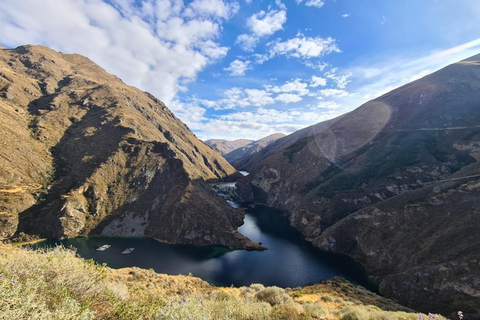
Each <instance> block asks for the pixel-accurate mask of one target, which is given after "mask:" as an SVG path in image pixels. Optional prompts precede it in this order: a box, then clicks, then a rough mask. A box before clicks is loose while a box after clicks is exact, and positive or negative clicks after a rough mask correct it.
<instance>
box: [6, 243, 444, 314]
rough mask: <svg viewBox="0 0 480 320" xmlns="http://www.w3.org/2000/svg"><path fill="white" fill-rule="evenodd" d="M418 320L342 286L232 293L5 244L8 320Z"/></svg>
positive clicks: (187, 279)
mask: <svg viewBox="0 0 480 320" xmlns="http://www.w3.org/2000/svg"><path fill="white" fill-rule="evenodd" d="M418 317H419V316H418V314H417V313H414V312H413V311H412V310H409V309H407V308H405V307H402V306H400V305H398V304H396V303H395V302H393V301H391V300H389V299H385V298H382V297H380V296H378V295H376V294H374V293H372V292H369V291H367V290H366V289H364V288H362V287H359V286H354V285H352V284H350V283H348V282H347V281H345V280H343V279H341V278H334V279H332V280H329V281H322V282H321V283H319V284H315V285H309V286H305V287H301V288H295V289H287V290H285V289H282V288H278V287H264V286H263V285H261V284H252V285H250V286H249V287H241V288H234V287H226V288H224V287H215V286H212V285H210V284H208V283H206V282H205V281H202V280H201V279H198V278H195V277H193V276H184V275H183V276H182V275H179V276H168V275H163V274H157V273H155V272H154V271H153V270H145V269H139V268H126V269H118V270H114V269H110V268H108V267H106V266H105V265H98V264H95V263H94V262H92V261H91V260H83V259H81V258H79V257H78V256H76V255H75V253H74V252H73V251H71V250H69V249H65V248H54V249H48V250H40V251H32V250H27V249H20V248H15V247H13V246H11V245H6V244H2V243H0V319H5V320H6V319H8V320H20V319H136V320H140V319H172V320H174V319H175V320H176V319H186V320H188V319H191V320H202V319H212V320H217V319H232V320H236V319H244V320H247V319H249V320H256V319H259V320H260V319H331V320H333V319H342V320H355V319H359V320H360V319H372V320H377V319H378V320H390V319H392V320H393V319H403V320H416V319H418ZM424 317H427V316H426V315H424ZM438 319H444V318H443V317H440V316H439V317H438Z"/></svg>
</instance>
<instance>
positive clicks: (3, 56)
mask: <svg viewBox="0 0 480 320" xmlns="http://www.w3.org/2000/svg"><path fill="white" fill-rule="evenodd" d="M0 123H1V125H0V145H1V146H2V147H1V149H0V167H1V168H2V170H1V171H0V236H1V237H10V236H12V235H13V234H14V233H15V232H20V231H22V232H26V233H31V234H38V235H40V236H42V237H48V238H61V237H75V236H79V235H90V234H102V235H112V236H114V235H118V236H149V237H153V238H156V239H159V240H162V241H166V242H170V243H193V244H198V245H206V244H218V245H225V246H228V247H231V248H245V247H251V246H252V245H253V246H255V244H254V243H252V242H250V241H249V240H248V239H247V238H245V237H244V236H242V235H241V234H239V233H238V232H237V231H236V230H237V227H238V226H239V225H241V224H242V223H243V215H244V214H243V213H242V212H241V211H238V210H236V209H233V208H231V207H230V206H229V205H227V204H226V203H225V202H224V201H223V200H222V199H221V198H219V197H218V196H217V195H216V194H215V193H214V192H213V191H212V190H211V188H210V187H209V186H208V185H207V183H206V182H205V181H208V180H220V179H234V178H235V176H236V175H240V174H239V173H238V172H236V170H235V169H234V168H233V167H232V166H231V165H230V164H228V163H227V162H226V161H225V160H224V159H223V158H222V157H221V156H220V155H219V154H218V153H217V152H215V151H213V150H212V149H211V148H209V147H208V146H206V145H205V144H203V143H202V142H201V141H200V140H198V139H197V138H196V137H195V135H194V134H193V133H192V132H191V131H190V130H189V129H188V128H187V126H186V125H185V124H183V123H182V122H181V121H180V120H179V119H178V118H176V117H175V115H174V114H173V113H172V112H171V111H170V110H169V109H168V108H167V107H166V106H165V105H164V104H163V103H162V102H161V101H160V100H158V99H157V98H155V97H153V96H152V95H151V94H149V93H146V92H142V91H140V90H138V89H136V88H134V87H130V86H127V85H126V84H124V83H123V82H122V81H121V80H120V79H119V78H117V77H115V76H113V75H110V74H108V73H107V72H105V71H104V70H103V69H102V68H100V67H99V66H98V65H96V64H95V63H93V62H92V61H90V60H89V59H87V58H85V57H82V56H80V55H77V54H62V53H58V52H55V51H53V50H51V49H48V48H45V47H41V46H20V47H18V48H16V49H5V48H3V49H0Z"/></svg>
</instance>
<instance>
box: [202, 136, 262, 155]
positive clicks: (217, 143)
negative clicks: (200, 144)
mask: <svg viewBox="0 0 480 320" xmlns="http://www.w3.org/2000/svg"><path fill="white" fill-rule="evenodd" d="M251 142H253V140H247V139H237V140H233V141H230V140H224V139H210V140H207V141H205V143H206V144H208V145H209V146H210V147H212V148H213V149H215V150H217V151H218V152H220V154H221V155H222V156H224V155H226V154H227V153H229V152H231V151H233V150H235V149H238V148H241V147H243V146H246V145H247V144H249V143H251Z"/></svg>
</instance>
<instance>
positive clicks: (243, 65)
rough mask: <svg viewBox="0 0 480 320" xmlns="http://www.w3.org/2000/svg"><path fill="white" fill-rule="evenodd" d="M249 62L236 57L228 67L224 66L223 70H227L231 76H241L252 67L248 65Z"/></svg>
mask: <svg viewBox="0 0 480 320" xmlns="http://www.w3.org/2000/svg"><path fill="white" fill-rule="evenodd" d="M250 63H251V62H250V61H241V60H238V59H236V60H234V61H232V63H230V65H229V66H228V68H224V69H223V70H225V71H228V72H229V73H230V75H232V76H243V75H245V72H246V71H247V70H250V69H252V68H251V67H250Z"/></svg>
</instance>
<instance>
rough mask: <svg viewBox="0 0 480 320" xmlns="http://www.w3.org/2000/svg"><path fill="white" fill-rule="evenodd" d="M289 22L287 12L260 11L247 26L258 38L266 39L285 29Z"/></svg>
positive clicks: (248, 21)
mask: <svg viewBox="0 0 480 320" xmlns="http://www.w3.org/2000/svg"><path fill="white" fill-rule="evenodd" d="M286 21H287V12H286V11H285V10H270V11H269V12H265V11H260V12H259V13H256V14H254V15H253V16H251V17H250V18H249V19H248V20H247V26H248V27H249V28H250V30H251V31H252V32H253V34H255V35H256V36H258V37H265V36H269V35H272V34H274V33H275V32H277V31H278V30H282V29H283V24H284V23H285V22H286Z"/></svg>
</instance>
